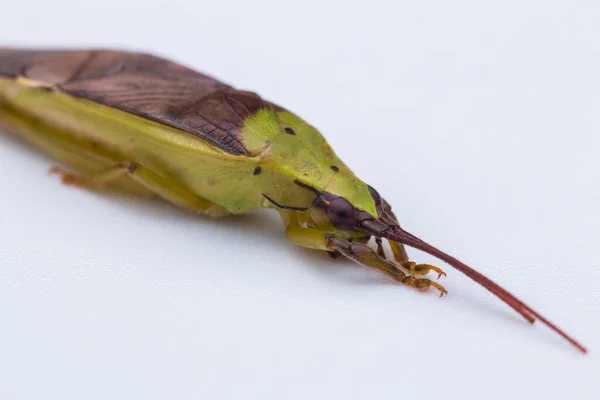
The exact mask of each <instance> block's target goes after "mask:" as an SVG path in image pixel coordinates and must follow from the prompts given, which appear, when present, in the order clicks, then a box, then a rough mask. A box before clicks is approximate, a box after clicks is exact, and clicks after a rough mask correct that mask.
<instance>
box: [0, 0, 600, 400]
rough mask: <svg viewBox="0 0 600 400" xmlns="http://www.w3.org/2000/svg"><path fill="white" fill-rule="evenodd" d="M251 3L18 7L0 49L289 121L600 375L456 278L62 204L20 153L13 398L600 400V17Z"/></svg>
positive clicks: (0, 389)
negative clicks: (425, 278) (236, 103)
mask: <svg viewBox="0 0 600 400" xmlns="http://www.w3.org/2000/svg"><path fill="white" fill-rule="evenodd" d="M202 3H206V4H202ZM238 3H239V4H225V2H216V1H214V2H191V1H190V2H184V1H174V0H171V1H168V2H162V3H159V2H156V1H148V0H145V1H139V2H135V3H134V2H130V3H125V2H123V1H112V0H111V1H101V2H75V1H46V0H43V1H27V2H20V3H19V2H10V4H6V5H3V7H2V9H3V18H2V24H1V25H0V37H1V38H2V39H3V41H4V42H3V43H2V44H3V45H6V44H9V43H10V44H15V45H17V44H29V45H47V46H52V45H59V44H60V45H62V44H72V45H75V44H77V45H81V46H88V45H106V46H111V47H114V46H117V47H127V48H134V49H144V50H150V51H154V52H159V53H161V54H164V55H167V56H169V57H171V58H174V59H176V60H179V61H181V62H184V63H186V64H188V65H191V66H193V67H195V68H197V69H200V70H202V71H205V72H208V73H210V74H213V75H215V76H217V77H219V78H221V79H224V80H226V81H227V82H230V83H232V84H234V85H236V86H238V87H240V88H245V89H251V90H255V91H257V92H259V93H261V94H263V95H264V96H265V97H267V98H269V99H272V100H274V101H275V102H277V103H280V104H282V105H284V106H286V107H288V108H289V109H291V110H293V111H295V112H297V113H298V114H300V115H301V116H303V117H304V118H306V119H307V120H309V121H311V122H312V123H313V124H315V125H316V126H317V127H319V128H320V129H321V130H322V132H323V133H324V134H325V135H326V137H327V138H328V139H329V140H330V142H331V143H332V145H333V146H334V148H335V149H336V150H337V152H338V154H339V155H340V156H341V157H342V158H343V159H344V160H346V162H347V163H348V164H349V165H351V167H352V168H353V169H354V170H355V172H356V173H357V174H358V175H359V176H361V177H362V178H363V179H364V180H366V181H367V182H369V183H371V184H372V185H373V186H375V187H376V188H377V189H378V190H379V191H380V192H381V193H382V194H383V195H384V196H385V197H386V198H387V199H388V201H389V202H390V203H391V204H392V205H393V206H394V208H395V210H397V213H398V214H399V216H400V218H401V221H402V223H403V225H404V226H405V227H406V228H407V229H409V230H411V231H413V232H414V233H415V234H417V235H419V236H422V237H424V238H425V239H427V240H429V241H430V242H431V243H433V244H435V245H437V246H439V247H441V248H442V249H445V250H447V251H448V252H450V253H451V254H454V255H455V256H457V257H458V258H461V259H463V260H464V261H465V262H468V263H469V264H472V265H473V266H475V267H476V268H478V269H479V270H480V271H482V272H484V273H485V274H488V275H489V276H490V277H492V278H494V279H496V280H497V281H498V282H500V283H501V284H503V285H505V286H506V287H507V288H508V289H509V290H511V291H513V292H514V293H517V294H519V295H520V296H521V297H522V298H523V299H524V300H526V301H527V302H528V303H529V304H530V305H532V306H533V307H534V308H535V309H537V310H539V311H541V312H543V314H545V315H546V316H548V318H550V319H551V320H552V321H555V322H556V323H557V324H558V325H560V326H561V327H563V328H564V329H565V330H566V331H567V332H569V333H571V334H573V335H574V336H575V337H576V338H578V339H580V340H581V341H582V342H583V343H584V344H586V345H587V346H588V347H589V348H590V354H589V356H587V357H583V356H581V355H580V354H579V353H578V352H576V350H575V349H574V348H572V347H571V346H570V345H569V344H568V343H566V342H564V341H563V340H561V339H560V338H559V337H558V336H557V335H555V334H554V333H552V332H550V331H549V330H548V329H546V328H544V327H542V326H541V325H536V326H535V327H530V326H528V325H527V324H526V323H524V322H523V321H522V320H521V319H519V317H518V315H516V314H515V313H514V312H512V310H510V309H509V308H508V307H506V306H505V305H503V304H501V303H500V302H499V301H498V300H497V299H496V298H495V297H493V296H491V295H490V294H488V293H487V292H486V291H485V290H483V289H482V288H480V287H478V286H477V285H475V284H474V283H472V282H471V281H470V280H469V279H467V278H465V277H463V276H462V275H460V274H459V273H458V272H456V271H453V270H450V268H447V271H448V272H449V276H448V277H447V278H446V279H444V280H443V284H444V285H445V286H446V288H447V289H448V290H449V291H450V294H449V295H448V296H447V297H446V298H444V299H442V300H440V299H438V298H437V297H436V296H435V294H433V293H432V294H429V295H424V294H420V293H417V292H414V291H411V290H408V289H406V288H404V287H401V286H397V285H394V284H392V283H390V282H389V281H388V280H387V279H386V278H384V277H382V276H380V275H378V274H377V273H376V272H373V271H369V270H364V269H361V268H360V267H357V266H355V265H353V264H352V263H351V262H348V261H343V260H337V261H333V260H330V259H329V257H327V255H325V254H320V253H316V252H310V251H306V250H301V249H297V248H295V247H293V246H292V245H291V244H290V243H288V242H287V241H286V239H285V238H284V235H283V228H282V226H281V224H280V223H279V221H278V220H277V217H276V216H275V215H271V214H270V213H258V214H256V215H252V216H249V217H247V218H238V219H233V220H229V221H223V222H215V221H211V220H207V219H203V218H193V217H190V216H188V215H186V214H185V213H183V212H179V211H178V210H176V209H174V208H172V207H170V206H169V205H166V204H163V203H160V202H151V201H142V200H137V199H130V198H124V199H123V198H110V197H101V196H98V195H94V194H91V193H86V192H84V191H79V190H74V189H69V188H65V187H62V186H61V185H60V184H59V182H58V180H57V178H55V177H48V176H46V168H47V167H48V166H50V165H51V164H52V161H51V160H49V159H47V158H44V157H42V156H40V155H39V154H37V153H35V152H32V151H29V149H28V148H27V147H25V146H23V145H21V144H20V143H19V142H16V141H14V140H11V139H9V138H6V137H0V170H1V171H2V172H1V173H0V188H1V189H0V191H1V193H2V194H1V196H0V210H1V211H0V215H1V217H0V218H1V220H0V321H1V328H0V398H2V399H184V398H185V399H200V398H215V399H216V398H230V399H234V398H235V399H253V398H261V399H268V398H273V399H281V398H290V399H309V398H311V399H312V398H323V399H331V398H343V399H354V398H373V399H375V398H377V399H439V398H442V396H445V397H444V398H446V399H478V398H486V399H506V398H511V399H525V398H545V399H567V398H568V399H592V398H597V397H596V396H595V395H594V393H596V395H597V387H596V385H597V380H598V374H599V373H600V364H599V358H598V357H599V356H598V354H599V352H600V286H599V281H600V242H599V238H600V212H599V210H598V204H599V203H600V160H599V153H600V136H599V132H600V113H599V110H600V42H599V39H598V38H599V37H600V25H598V21H599V18H600V12H599V8H598V2H596V1H594V0H590V1H573V0H569V1H567V0H564V1H542V0H540V1H523V0H518V1H517V0H515V1H502V2H494V3H496V4H495V5H491V2H481V1H475V0H473V1H464V0H463V1H453V2H447V1H419V2H415V1H410V2H409V1H404V2H398V1H389V2H382V1H369V2H367V3H365V2H360V3H359V4H357V5H356V6H353V5H350V4H349V3H348V2H339V3H333V2H324V1H303V2H302V3H297V4H295V5H293V6H292V5H291V3H287V2H281V1H272V2H265V1H240V2H238ZM411 254H412V255H413V256H414V258H415V259H417V260H418V261H422V262H433V261H434V260H433V258H431V257H428V256H425V255H423V254H419V253H418V252H415V251H412V252H411Z"/></svg>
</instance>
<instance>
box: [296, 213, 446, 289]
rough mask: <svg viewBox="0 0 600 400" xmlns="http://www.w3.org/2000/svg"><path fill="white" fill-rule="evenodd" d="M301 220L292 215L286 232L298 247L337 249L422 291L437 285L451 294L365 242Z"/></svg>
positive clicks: (437, 287)
mask: <svg viewBox="0 0 600 400" xmlns="http://www.w3.org/2000/svg"><path fill="white" fill-rule="evenodd" d="M298 222H299V221H298V219H296V218H293V217H292V218H290V219H289V221H288V224H287V226H286V231H285V233H286V235H287V237H288V239H289V240H290V241H292V242H293V243H294V244H297V245H298V246H302V247H306V248H310V249H317V250H325V251H330V252H331V251H334V252H336V253H339V254H341V255H343V256H345V257H346V258H349V259H351V260H352V261H355V262H356V263H358V264H360V265H362V266H365V267H368V268H374V269H377V270H379V271H381V272H383V273H384V274H386V275H387V276H389V277H390V278H392V279H393V280H395V281H396V282H400V283H403V284H405V285H408V286H410V287H413V288H415V289H418V290H421V291H426V290H428V289H430V288H431V287H434V288H436V289H438V290H439V291H440V296H443V295H444V294H446V293H447V291H446V289H444V287H443V286H441V285H439V284H437V283H435V282H432V281H431V280H429V279H426V278H416V277H414V276H410V275H408V274H406V273H404V272H402V271H401V270H400V269H399V268H398V267H397V266H396V264H394V263H393V262H391V261H388V260H386V259H384V258H382V257H380V256H379V255H378V254H377V251H376V250H374V249H372V248H370V247H369V246H368V245H367V244H365V243H358V242H348V241H346V240H342V239H339V238H337V237H335V236H334V235H333V234H331V232H327V231H323V230H320V229H317V228H305V227H303V226H301V225H300V224H299V223H298Z"/></svg>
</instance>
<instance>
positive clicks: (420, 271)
mask: <svg viewBox="0 0 600 400" xmlns="http://www.w3.org/2000/svg"><path fill="white" fill-rule="evenodd" d="M402 267H403V268H405V269H407V270H409V271H410V273H411V275H416V276H419V275H427V274H428V273H429V272H431V271H434V272H436V273H437V274H438V276H437V279H440V278H441V277H442V276H446V273H445V272H444V271H443V270H442V269H441V268H438V267H436V266H433V265H430V264H417V263H415V262H414V261H407V262H405V263H404V264H402Z"/></svg>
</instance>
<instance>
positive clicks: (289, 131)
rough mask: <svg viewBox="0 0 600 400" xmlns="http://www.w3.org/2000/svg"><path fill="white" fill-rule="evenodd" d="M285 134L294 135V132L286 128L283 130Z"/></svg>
mask: <svg viewBox="0 0 600 400" xmlns="http://www.w3.org/2000/svg"><path fill="white" fill-rule="evenodd" d="M284 131H285V133H287V134H288V135H295V134H296V131H294V130H293V129H292V128H290V127H289V126H286V127H285V129H284Z"/></svg>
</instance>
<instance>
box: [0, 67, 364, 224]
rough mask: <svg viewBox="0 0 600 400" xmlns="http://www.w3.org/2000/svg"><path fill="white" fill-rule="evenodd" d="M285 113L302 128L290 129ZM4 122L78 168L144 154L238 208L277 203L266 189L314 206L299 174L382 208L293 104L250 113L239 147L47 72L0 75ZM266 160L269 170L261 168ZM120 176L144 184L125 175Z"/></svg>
mask: <svg viewBox="0 0 600 400" xmlns="http://www.w3.org/2000/svg"><path fill="white" fill-rule="evenodd" d="M282 123H283V124H285V126H289V127H292V128H293V129H294V130H295V131H296V133H297V134H296V135H285V134H281V132H280V131H281V124H282ZM0 125H1V126H3V127H4V128H5V129H6V130H7V131H9V132H15V133H18V134H20V135H21V136H23V137H24V138H25V139H26V140H28V141H29V142H31V143H33V144H34V145H36V146H38V147H40V148H41V149H42V150H44V151H45V152H47V153H49V154H51V155H52V156H53V157H55V158H56V159H57V160H58V161H59V162H60V163H62V164H64V165H66V166H68V167H69V168H72V169H74V170H75V171H77V172H80V173H83V174H94V173H97V172H98V171H100V170H102V169H104V168H108V167H110V166H112V165H115V164H116V163H119V162H135V163H137V164H139V165H142V166H144V167H145V168H148V169H150V170H152V171H154V172H155V173H156V174H159V175H161V176H163V177H165V178H166V179H168V180H169V181H171V182H173V183H176V184H178V185H181V186H182V187H185V188H186V189H187V190H189V191H190V192H192V193H194V194H196V195H197V196H199V197H202V198H205V199H207V200H209V201H211V202H213V203H215V204H218V205H219V206H221V207H223V208H224V209H226V210H227V211H228V212H230V213H245V212H248V211H251V210H254V209H257V208H264V207H269V208H271V207H273V204H272V203H271V202H270V201H268V200H267V199H266V198H265V197H264V196H263V194H266V195H268V196H269V197H270V198H272V199H274V200H276V201H277V203H279V204H286V205H289V206H293V207H304V208H308V207H309V206H310V202H311V201H312V200H313V198H314V194H313V193H312V192H310V191H308V190H306V189H304V188H302V187H299V186H298V185H296V184H294V182H293V181H294V180H299V181H301V182H304V183H306V184H308V185H310V186H312V187H315V188H319V190H327V191H329V192H332V193H336V194H343V195H345V196H346V197H353V198H357V199H361V198H364V199H365V200H366V201H363V202H362V206H363V207H364V209H365V210H367V211H368V212H371V213H376V212H375V208H374V203H373V200H372V199H371V197H370V195H369V193H368V190H367V186H366V184H364V183H363V182H362V181H360V180H359V179H358V178H357V177H356V176H354V174H353V173H352V172H351V171H350V169H349V168H348V167H347V166H346V165H345V164H344V163H343V162H342V161H341V160H340V159H339V158H338V157H337V156H336V155H335V153H334V152H333V151H332V150H331V148H330V146H329V145H328V144H327V142H326V141H325V139H324V138H323V136H321V135H320V134H319V132H318V131H317V130H316V129H315V128H314V127H312V126H311V125H309V124H307V123H306V122H304V121H303V120H302V119H300V118H299V117H297V116H296V115H294V114H292V113H290V112H287V111H278V112H276V113H273V112H271V111H267V110H264V111H260V112H258V113H257V114H255V115H253V116H251V117H249V118H248V119H247V120H246V126H245V127H244V130H243V134H242V140H243V142H244V145H245V146H246V147H247V148H248V150H249V151H250V152H251V154H250V155H232V154H228V153H227V152H224V151H223V150H220V149H219V148H216V147H215V146H213V145H211V144H210V143H208V142H206V141H204V140H202V139H200V138H198V137H195V136H192V135H190V134H189V133H187V132H183V131H181V130H178V129H176V128H172V127H169V126H167V125H164V124H160V123H157V122H154V121H151V120H147V119H144V118H142V117H139V116H136V115H132V114H129V113H126V112H124V111H121V110H118V109H114V108H111V107H108V106H105V105H103V104H98V103H95V102H93V101H90V100H86V99H80V98H75V97H73V96H70V95H68V94H65V93H61V92H60V91H54V90H46V88H44V84H43V83H41V82H32V81H29V80H27V79H16V80H14V79H2V78H0ZM332 165H335V166H336V167H337V168H338V169H339V171H338V172H334V171H333V170H332V169H331V168H330V166H332ZM259 166H260V167H261V169H262V170H261V173H260V174H257V175H254V174H253V171H255V169H256V168H257V167H259ZM118 185H119V186H120V187H121V188H126V189H131V190H132V191H135V192H138V193H139V192H141V191H144V189H143V187H140V185H139V184H138V183H136V182H135V181H133V180H128V179H126V178H125V179H120V180H119V182H118Z"/></svg>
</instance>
